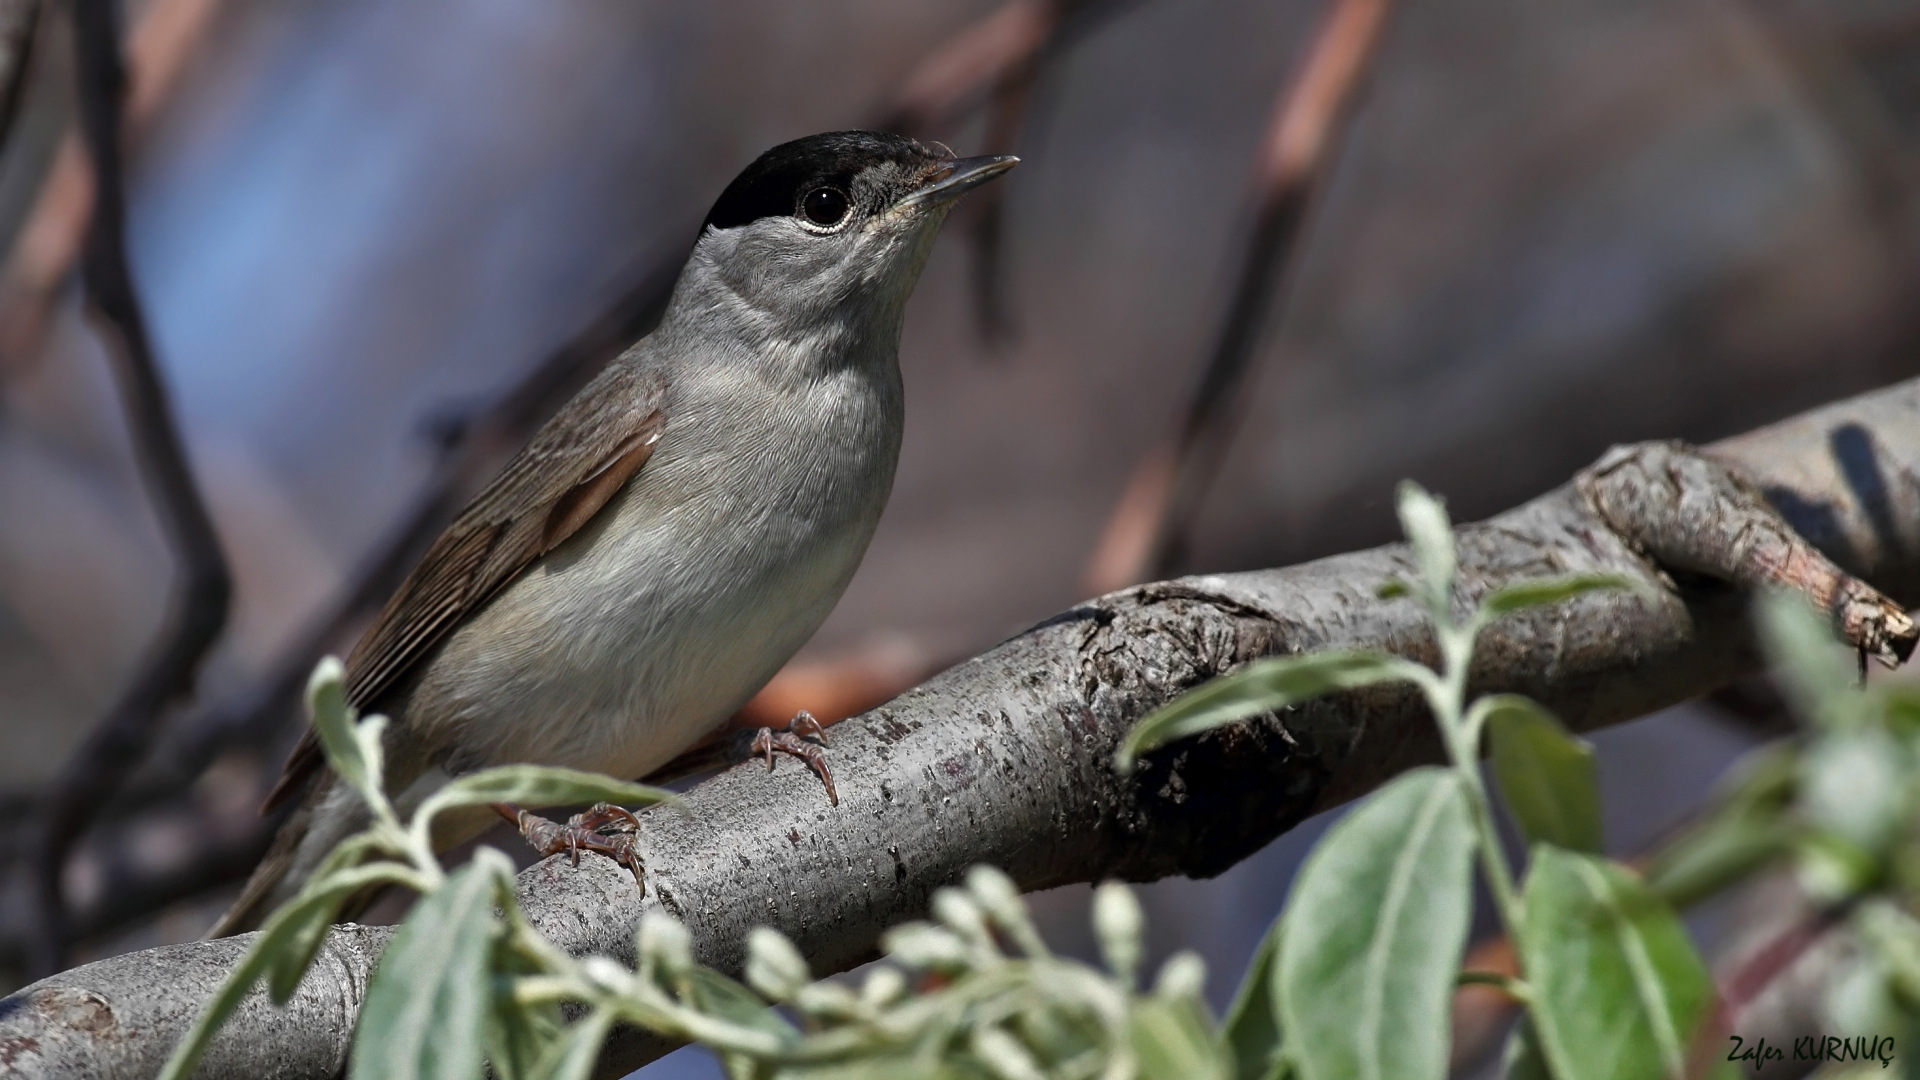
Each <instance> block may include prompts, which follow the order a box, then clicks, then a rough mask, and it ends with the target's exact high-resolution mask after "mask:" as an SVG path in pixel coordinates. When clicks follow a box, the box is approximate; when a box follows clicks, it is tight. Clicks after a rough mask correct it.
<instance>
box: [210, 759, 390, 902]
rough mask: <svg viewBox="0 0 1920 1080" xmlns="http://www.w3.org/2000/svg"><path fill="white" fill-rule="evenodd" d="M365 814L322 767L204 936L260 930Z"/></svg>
mask: <svg viewBox="0 0 1920 1080" xmlns="http://www.w3.org/2000/svg"><path fill="white" fill-rule="evenodd" d="M367 816H368V815H367V810H366V806H365V804H364V803H362V802H361V801H360V799H359V796H357V795H355V794H354V793H353V791H352V789H350V788H346V787H344V786H343V785H340V784H336V783H335V782H334V776H333V773H332V771H331V770H328V771H324V772H322V773H321V774H320V776H319V777H318V778H317V779H316V781H315V783H314V784H313V786H312V788H311V789H310V790H309V791H308V792H307V794H306V797H305V798H303V799H301V800H300V805H299V807H298V808H296V809H295V810H294V812H293V814H292V816H290V817H288V818H287V822H286V824H284V825H282V826H280V831H279V832H278V833H277V834H275V835H274V838H273V844H272V846H270V847H269V848H267V854H266V855H265V856H264V857H263V858H262V859H261V860H260V865H259V866H258V867H257V868H255V870H254V871H253V876H252V877H250V878H248V879H247V884H246V886H245V887H244V888H242V889H241V890H240V898H239V899H238V900H235V901H234V902H233V906H232V907H230V908H228V909H227V911H226V914H224V915H222V916H220V920H219V921H218V922H216V923H214V924H213V929H211V930H208V931H207V937H210V938H219V937H231V936H233V935H234V934H244V933H246V932H247V931H249V930H257V929H259V927H260V924H261V923H263V922H265V921H266V920H267V916H269V915H271V914H273V910H274V909H275V908H277V907H279V906H280V905H281V904H283V903H285V902H286V901H288V900H291V899H293V897H294V896H296V895H298V894H299V892H300V890H301V889H302V888H304V887H305V886H306V883H307V878H308V877H310V876H311V875H312V874H313V871H314V869H315V868H316V867H318V866H319V865H320V862H321V860H323V859H325V858H326V857H327V853H328V852H330V851H332V850H333V847H334V845H335V844H337V843H339V842H340V841H341V840H343V839H345V838H346V837H348V836H349V835H351V834H353V833H355V832H358V831H360V829H362V828H364V827H365V825H366V822H367ZM361 906H364V904H362V905H356V906H353V907H351V908H350V909H348V910H343V911H342V912H341V916H342V917H344V918H351V917H353V915H355V914H357V913H358V911H359V908H360V907H361Z"/></svg>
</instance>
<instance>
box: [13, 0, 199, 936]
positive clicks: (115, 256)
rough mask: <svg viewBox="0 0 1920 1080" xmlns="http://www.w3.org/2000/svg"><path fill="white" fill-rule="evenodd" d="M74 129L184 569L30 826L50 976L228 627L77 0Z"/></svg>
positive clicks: (104, 297) (99, 30)
mask: <svg viewBox="0 0 1920 1080" xmlns="http://www.w3.org/2000/svg"><path fill="white" fill-rule="evenodd" d="M73 21H74V38H75V54H76V61H77V74H78V77H79V99H80V119H81V127H82V130H83V132H84V134H85V136H86V141H87V148H88V151H89V153H90V155H91V156H92V159H93V163H94V189H95V208H94V215H93V225H92V228H91V229H90V230H89V232H88V237H87V245H86V250H85V255H84V260H83V264H82V268H83V275H84V277H85V281H86V285H87V295H88V298H89V299H90V300H91V301H92V303H93V305H94V307H95V308H96V309H97V310H98V312H99V314H100V315H101V317H102V318H103V319H104V320H105V321H106V323H107V325H108V327H109V328H110V329H111V331H112V332H111V333H110V334H109V335H108V336H109V337H110V338H113V339H115V341H114V344H115V345H117V346H118V347H117V348H110V349H109V352H110V353H112V355H113V356H114V357H115V359H116V360H117V361H118V365H117V366H118V370H119V375H120V380H119V381H120V388H121V393H122V396H123V398H124V402H125V407H126V410H127V421H128V427H129V428H130V429H131V432H132V436H133V444H134V446H135V447H136V452H137V454H138V456H139V459H140V465H141V468H142V471H143V473H144V474H145V476H146V479H147V483H148V485H149V487H150V488H151V490H152V494H153V498H154V501H155V503H156V504H157V507H158V510H159V515H160V518H161V521H162V522H163V524H164V525H165V527H166V528H167V529H168V530H169V531H170V533H171V534H172V535H171V539H172V542H173V547H174V553H175V556H176V558H177V559H178V560H179V563H180V574H179V583H178V585H177V593H178V598H177V600H176V602H175V603H174V605H173V610H172V613H171V615H170V617H169V622H168V625H167V626H166V627H165V629H164V630H163V632H162V635H161V638H160V645H159V647H158V648H157V649H156V650H155V651H154V653H153V655H152V656H150V657H148V659H147V660H146V662H145V664H144V665H143V666H142V668H141V670H140V671H139V672H137V673H136V674H135V676H134V679H133V682H132V685H131V686H129V687H128V688H127V690H126V691H125V692H124V693H123V695H122V696H121V699H120V701H119V703H118V704H117V705H116V706H115V707H114V709H113V711H112V712H111V713H109V714H108V715H107V718H106V719H105V720H104V721H103V722H102V723H101V725H100V726H99V727H98V728H97V729H95V731H94V732H93V733H92V734H91V735H90V736H89V737H88V739H87V741H86V743H84V744H83V745H82V746H81V748H80V750H79V752H78V753H76V754H75V755H74V757H73V759H72V760H71V761H69V762H68V763H67V766H66V767H65V768H64V769H63V770H62V771H61V773H60V776H59V777H58V778H57V779H55V781H54V782H53V784H52V785H51V787H50V788H49V789H48V791H47V793H46V796H45V799H44V800H43V802H42V803H41V806H40V810H39V813H38V814H37V815H36V816H35V820H34V822H33V826H32V828H33V830H34V831H33V834H32V839H31V841H30V852H29V855H28V860H29V862H28V868H29V872H30V875H31V877H32V879H33V886H34V887H33V890H32V892H33V900H34V903H35V905H36V907H37V911H36V912H35V914H36V916H37V921H38V922H39V923H40V931H39V932H38V933H37V934H36V935H35V937H34V938H33V940H32V941H31V943H30V944H31V947H32V956H31V966H32V968H33V969H34V970H36V971H39V972H41V973H47V972H51V971H55V970H58V969H59V967H60V965H61V963H62V961H63V960H64V959H65V953H66V945H67V927H66V920H65V911H64V904H63V900H62V895H61V893H62V890H61V880H60V878H61V869H62V867H63V866H64V865H65V862H66V856H67V853H68V851H70V850H71V849H72V847H73V844H74V842H75V841H76V840H77V839H78V838H79V836H80V834H81V833H82V832H84V831H85V829H86V827H87V824H88V823H89V822H90V821H91V820H92V818H93V815H94V813H95V811H96V810H97V809H98V808H99V806H100V805H101V804H102V803H103V802H104V801H105V800H106V799H107V798H108V797H109V796H110V795H111V794H112V793H113V792H114V790H115V789H117V788H118V787H119V785H120V783H121V781H122V780H123V779H125V777H126V776H127V774H128V773H129V772H131V771H132V769H133V768H134V766H135V765H137V764H138V763H139V761H140V759H141V758H142V757H143V756H144V754H145V753H146V749H147V744H148V742H149V741H150V739H151V737H152V733H153V729H154V725H155V724H156V722H157V721H158V720H159V718H160V716H161V715H162V713H163V712H164V710H165V709H166V708H167V707H169V706H170V705H172V704H174V703H175V702H177V701H178V700H180V699H181V698H184V697H186V696H187V695H189V694H190V693H191V692H192V690H193V682H194V675H195V672H196V671H197V669H198V668H199V666H200V661H201V659H202V658H203V657H204V656H205V655H206V653H207V650H208V649H209V648H211V647H212V645H213V643H214V641H215V640H216V639H218V637H219V636H220V632H221V630H222V629H223V628H224V627H225V625H226V619H227V607H228V600H229V598H230V596H231V593H232V582H231V579H230V578H229V576H228V572H227V564H226V559H225V557H224V556H223V555H222V554H221V552H220V542H219V538H218V537H217V536H216V535H215V533H214V529H213V522H212V520H211V519H210V518H209V517H208V516H207V511H206V507H205V505H204V503H203V502H202V501H201V498H200V493H199V490H198V489H197V488H196V487H195V484H194V480H193V473H192V470H191V469H190V468H189V466H188V464H187V455H186V450H185V448H184V447H183V446H182V444H181V441H180V434H179V431H178V430H177V428H176V427H175V425H174V421H173V415H172V412H171V410H170V408H169V406H168V402H167V391H166V387H165V386H164V385H163V384H162V382H161V381H160V373H159V370H158V365H157V364H156V363H155V360H154V356H153V346H152V342H151V340H150V338H149V337H148V334H147V325H146V320H145V318H144V316H143V315H142V313H141V310H140V302H139V298H138V297H137V295H136V294H135V292H134V287H133V279H132V275H131V273H130V271H129V268H128V265H127V253H126V245H125V227H126V221H125V217H126V200H125V191H124V188H123V183H122V181H123V171H122V167H121V164H122V163H121V149H120V116H121V107H122V104H123V100H124V95H125V92H126V73H125V70H124V69H123V68H122V66H121V58H120V43H119V37H118V28H117V26H116V20H115V15H114V4H113V2H112V0H74V3H73Z"/></svg>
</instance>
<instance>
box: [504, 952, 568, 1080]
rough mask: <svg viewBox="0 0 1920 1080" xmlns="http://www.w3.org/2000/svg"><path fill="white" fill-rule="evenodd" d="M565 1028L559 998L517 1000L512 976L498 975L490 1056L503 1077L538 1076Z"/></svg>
mask: <svg viewBox="0 0 1920 1080" xmlns="http://www.w3.org/2000/svg"><path fill="white" fill-rule="evenodd" d="M501 959H505V958H501ZM498 963H499V960H496V964H498ZM566 1031H567V1026H566V1022H565V1020H564V1019H562V1017H561V1013H560V1005H559V1003H558V1002H553V1001H540V1002H519V1001H515V1000H514V999H513V980H512V979H507V978H498V977H496V978H495V980H494V994H493V1015H492V1023H491V1024H490V1025H489V1026H488V1028H487V1060H488V1061H489V1062H490V1063H492V1065H493V1071H494V1073H495V1074H496V1075H498V1076H499V1077H500V1080H537V1078H539V1077H540V1075H541V1073H540V1066H541V1064H542V1062H544V1061H551V1060H555V1057H556V1051H555V1049H554V1048H555V1047H556V1046H557V1044H559V1042H560V1041H561V1039H562V1038H563V1037H565V1035H566Z"/></svg>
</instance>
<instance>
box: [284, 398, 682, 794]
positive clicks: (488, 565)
mask: <svg viewBox="0 0 1920 1080" xmlns="http://www.w3.org/2000/svg"><path fill="white" fill-rule="evenodd" d="M660 397H661V394H660V388H659V386H658V384H657V382H654V381H653V380H652V379H651V378H650V377H648V376H646V375H644V374H641V373H639V372H636V371H634V370H633V369H632V368H630V367H628V366H627V365H624V364H615V365H613V366H612V367H609V368H608V369H607V370H606V371H604V372H602V373H601V374H600V376H599V377H598V378H596V379H595V380H594V381H593V383H592V384H591V385H589V386H588V387H587V388H586V389H585V390H582V391H581V392H580V393H579V395H577V396H576V397H575V398H574V399H573V400H572V401H570V402H568V403H567V405H566V406H565V407H564V408H562V409H561V410H560V412H559V414H558V415H556V416H555V417H554V418H553V419H552V420H549V421H548V422H547V423H546V425H545V426H544V427H542V428H541V429H540V431H539V432H538V433H537V434H536V435H534V437H533V441H532V442H530V443H528V444H527V447H526V449H524V450H522V451H520V453H519V454H518V455H516V456H515V457H514V459H513V460H512V461H510V462H508V463H507V466H506V468H504V469H502V470H501V472H500V475H499V476H497V477H495V478H494V480H493V482H492V483H490V484H488V485H487V486H486V487H485V488H484V489H482V490H481V491H480V493H479V494H478V495H475V496H474V497H473V501H472V502H470V503H468V504H467V508H466V509H465V510H462V511H461V512H460V516H459V517H457V518H455V519H454V520H453V524H451V525H448V526H447V530H446V531H445V532H443V533H441V534H440V538H439V539H438V540H436V541H434V544H433V547H431V548H429V549H428V550H427V553H426V555H425V556H424V557H423V558H422V559H421V560H420V564H419V565H418V566H416V567H414V569H413V572H412V573H411V574H408V575H407V579H406V581H404V582H402V583H401V585H400V589H399V591H398V592H396V593H395V594H394V596H393V599H391V600H389V601H387V606H386V607H385V608H384V609H382V610H381V612H380V615H379V617H378V618H377V619H375V620H374V623H373V626H372V628H371V629H369V630H368V631H367V633H366V635H365V636H364V637H362V638H361V639H360V643H359V644H358V645H357V646H355V647H354V650H353V655H351V656H349V657H348V658H347V672H346V681H347V685H346V691H347V700H348V701H349V702H351V703H352V704H353V705H354V707H355V708H358V709H366V708H367V707H369V706H370V705H372V704H373V703H374V702H375V701H376V700H378V699H379V697H380V696H381V694H383V693H385V692H386V691H387V690H388V689H389V688H391V687H392V686H393V684H394V683H395V682H396V681H398V680H399V679H400V678H401V677H402V676H403V675H405V674H406V673H407V671H408V670H409V669H410V668H412V666H413V665H414V664H415V663H417V662H418V661H419V660H420V659H421V657H423V656H424V655H426V653H427V652H428V651H429V650H431V649H432V648H433V646H434V645H435V644H436V643H437V642H439V641H440V639H441V638H442V637H444V636H446V634H447V633H448V632H449V631H451V630H452V629H453V628H454V627H455V626H457V625H458V624H459V623H460V621H461V620H462V619H464V618H466V617H467V616H468V615H470V614H472V613H473V612H474V611H475V610H477V609H478V608H479V607H480V606H481V605H482V604H484V603H486V601H487V598H488V597H490V596H492V595H493V594H494V593H495V592H496V591H498V590H499V589H500V588H501V587H502V586H504V585H505V584H507V582H509V581H512V580H513V578H514V577H515V575H517V574H519V573H520V571H522V570H524V569H526V567H527V565H528V564H530V563H532V562H533V561H534V560H535V559H537V558H539V557H540V556H542V555H544V554H546V553H547V552H549V551H552V550H553V549H554V548H555V547H557V546H559V544H560V543H561V541H563V540H565V539H566V538H567V537H569V536H572V535H573V534H574V533H575V532H576V531H578V530H579V529H580V527H581V526H582V525H585V524H586V523H587V522H588V521H589V520H591V519H592V518H593V515H594V514H595V513H596V512H598V511H599V509H600V508H601V507H602V506H605V505H606V503H607V500H608V499H611V498H613V496H614V494H615V493H616V492H618V491H619V490H620V488H621V487H622V486H623V485H625V484H626V482H627V481H628V480H629V479H631V478H632V476H633V474H634V473H636V472H638V471H639V470H640V467H641V466H642V465H645V464H646V462H647V458H648V457H650V456H652V454H653V448H654V445H655V443H656V442H658V441H659V438H660V431H661V427H662V424H663V417H662V414H661V408H660ZM322 762H323V758H322V757H321V754H320V744H319V742H318V741H317V740H316V739H315V737H314V735H313V732H312V731H308V732H307V734H306V736H305V737H304V738H302V739H301V741H300V745H299V746H297V747H296V748H295V749H294V752H293V754H292V756H290V757H289V758H288V759H287V765H286V769H285V770H284V771H283V772H282V774H281V776H280V781H279V783H277V784H275V785H274V788H273V791H272V792H270V793H269V794H268V795H267V801H266V805H265V807H264V808H263V812H271V811H272V810H274V809H275V808H277V807H279V806H281V805H282V804H284V803H285V802H286V801H287V799H288V798H290V797H291V796H292V795H293V794H294V793H295V792H297V791H299V790H300V789H302V788H303V787H305V786H306V783H307V781H308V779H309V778H310V777H312V776H313V775H314V774H315V773H316V772H317V771H318V770H319V768H320V765H321V764H322Z"/></svg>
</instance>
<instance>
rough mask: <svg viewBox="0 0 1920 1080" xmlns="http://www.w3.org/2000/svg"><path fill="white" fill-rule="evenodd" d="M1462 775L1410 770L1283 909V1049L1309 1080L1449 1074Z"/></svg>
mask: <svg viewBox="0 0 1920 1080" xmlns="http://www.w3.org/2000/svg"><path fill="white" fill-rule="evenodd" d="M1473 852H1474V831H1473V823H1472V820H1471V817H1470V815H1469V812H1468V808H1467V799H1466V795H1465V793H1464V792H1463V791H1462V790H1461V788H1460V782H1459V780H1458V779H1457V778H1456V777H1454V776H1453V774H1451V773H1450V772H1447V771H1446V770H1443V769H1434V768H1423V769H1415V770H1413V771H1412V772H1409V773H1406V774H1405V775H1403V776H1401V777H1400V778H1399V779H1397V780H1395V781H1394V782H1393V783H1391V784H1388V785H1387V786H1386V787H1385V788H1383V789H1381V790H1380V792H1379V793H1378V794H1376V795H1374V796H1373V797H1372V798H1371V799H1369V800H1367V802H1366V803H1365V804H1364V805H1362V806H1361V807H1360V808H1359V809H1358V810H1355V811H1354V812H1353V813H1351V814H1349V815H1348V816H1347V817H1345V818H1343V819H1341V821H1340V822H1339V823H1338V824H1336V825H1335V826H1334V827H1333V828H1332V829H1331V830H1329V831H1328V833H1327V835H1326V837H1325V838H1324V839H1322V840H1321V841H1320V843H1319V844H1318V845H1316V846H1315V847H1314V849H1313V853H1312V854H1311V855H1309V856H1308V858H1307V862H1306V865H1305V866H1304V867H1302V869H1301V871H1300V876H1299V878H1298V879H1297V880H1296V881H1295V882H1294V886H1293V892H1292V896H1291V898H1290V899H1289V901H1288V903H1287V908H1286V913H1285V914H1284V915H1283V916H1282V917H1281V918H1282V925H1281V942H1280V945H1279V957H1278V967H1279V980H1278V987H1279V995H1280V1018H1281V1023H1280V1027H1281V1030H1283V1031H1285V1032H1286V1055H1287V1058H1288V1060H1289V1061H1291V1062H1292V1064H1293V1066H1294V1069H1295V1072H1296V1073H1297V1074H1298V1075H1299V1076H1300V1077H1301V1078H1302V1080H1335V1078H1339V1080H1347V1078H1360V1080H1441V1078H1443V1077H1445V1076H1446V1073H1447V1044H1448V1022H1449V1016H1450V1012H1451V1007H1452V1003H1453V991H1454V985H1453V979H1454V973H1455V972H1456V971H1458V970H1459V967H1460V954H1461V950H1462V949H1463V948H1464V947H1465V945H1466V937H1467V924H1468V921H1469V916H1470V915H1471V913H1472V907H1473V895H1472V877H1471V875H1472V860H1473Z"/></svg>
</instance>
